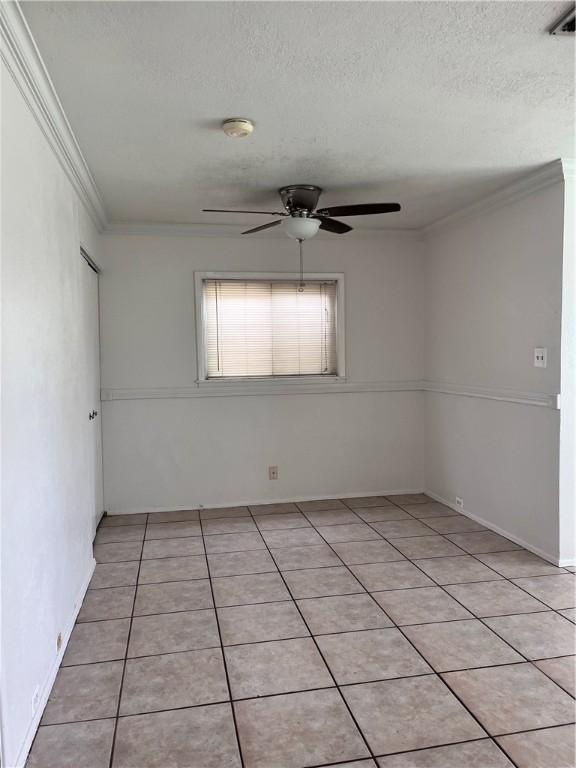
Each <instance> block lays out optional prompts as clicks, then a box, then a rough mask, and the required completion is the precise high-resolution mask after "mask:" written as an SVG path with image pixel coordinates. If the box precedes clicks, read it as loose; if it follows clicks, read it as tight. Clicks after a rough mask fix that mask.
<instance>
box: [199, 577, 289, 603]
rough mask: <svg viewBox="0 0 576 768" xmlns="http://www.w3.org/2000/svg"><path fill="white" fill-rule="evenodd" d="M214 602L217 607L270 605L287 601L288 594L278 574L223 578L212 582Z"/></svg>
mask: <svg viewBox="0 0 576 768" xmlns="http://www.w3.org/2000/svg"><path fill="white" fill-rule="evenodd" d="M212 587H213V589H214V600H215V602H216V605H217V606H218V607H222V606H226V605H247V604H249V603H272V602H275V601H278V600H289V599H290V594H289V593H288V590H287V589H286V587H285V585H284V582H283V581H282V577H281V576H280V575H279V574H278V573H257V574H254V575H251V576H224V577H221V578H217V579H213V580H212Z"/></svg>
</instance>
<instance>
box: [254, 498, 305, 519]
mask: <svg viewBox="0 0 576 768" xmlns="http://www.w3.org/2000/svg"><path fill="white" fill-rule="evenodd" d="M250 512H252V514H253V515H254V516H255V517H258V516H259V515H284V514H287V513H290V512H298V507H297V506H296V504H293V503H292V502H287V503H284V502H280V503H276V504H257V505H255V506H253V507H250Z"/></svg>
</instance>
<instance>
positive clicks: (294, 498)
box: [107, 488, 423, 517]
mask: <svg viewBox="0 0 576 768" xmlns="http://www.w3.org/2000/svg"><path fill="white" fill-rule="evenodd" d="M398 493H423V491H422V489H421V488H400V489H396V490H393V491H391V490H386V491H357V492H355V493H332V494H330V493H328V494H320V493H316V494H314V495H313V496H289V497H286V498H279V499H250V500H248V501H245V500H241V501H238V500H234V501H228V502H226V503H225V504H223V503H221V502H219V503H214V504H211V503H210V502H206V503H202V504H200V503H198V502H191V503H190V504H187V505H184V506H171V507H135V508H133V509H108V512H107V514H108V515H109V516H110V517H113V516H114V515H138V514H142V513H144V512H183V511H186V510H189V509H203V508H206V509H225V508H226V507H256V506H258V505H259V504H288V503H289V502H291V501H296V502H298V501H315V500H316V499H356V498H359V497H361V496H394V495H396V494H398Z"/></svg>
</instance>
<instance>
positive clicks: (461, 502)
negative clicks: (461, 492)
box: [456, 496, 464, 509]
mask: <svg viewBox="0 0 576 768" xmlns="http://www.w3.org/2000/svg"><path fill="white" fill-rule="evenodd" d="M456 506H457V507H458V509H464V499H461V498H460V496H456Z"/></svg>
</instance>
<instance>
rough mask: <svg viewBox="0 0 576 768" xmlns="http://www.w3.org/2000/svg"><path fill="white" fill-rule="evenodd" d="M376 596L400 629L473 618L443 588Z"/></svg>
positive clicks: (375, 598)
mask: <svg viewBox="0 0 576 768" xmlns="http://www.w3.org/2000/svg"><path fill="white" fill-rule="evenodd" d="M372 596H373V598H374V600H376V601H377V602H378V604H379V605H381V606H382V608H383V609H384V610H385V611H386V613H387V614H388V615H389V616H390V618H391V619H392V620H393V621H394V622H395V623H396V624H398V625H399V626H405V625H409V624H427V623H432V622H437V621H454V620H456V619H471V618H472V614H471V613H469V612H468V611H467V610H466V609H465V608H463V607H462V606H461V605H459V604H458V603H457V602H456V600H453V599H452V598H451V597H450V595H447V594H446V592H444V590H443V589H441V588H440V587H421V588H418V589H394V590H391V591H388V592H374V593H373V594H372Z"/></svg>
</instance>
